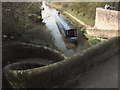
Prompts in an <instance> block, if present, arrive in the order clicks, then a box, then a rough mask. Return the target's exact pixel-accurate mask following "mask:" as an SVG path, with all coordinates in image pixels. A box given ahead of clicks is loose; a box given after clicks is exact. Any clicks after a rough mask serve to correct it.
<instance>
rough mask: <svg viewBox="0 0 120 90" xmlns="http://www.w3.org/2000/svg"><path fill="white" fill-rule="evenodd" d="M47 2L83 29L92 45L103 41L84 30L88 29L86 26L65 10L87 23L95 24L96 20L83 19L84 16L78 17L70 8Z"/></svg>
mask: <svg viewBox="0 0 120 90" xmlns="http://www.w3.org/2000/svg"><path fill="white" fill-rule="evenodd" d="M47 4H48V5H50V6H52V7H54V8H55V9H57V10H58V11H60V12H61V13H62V14H63V15H65V17H67V18H68V19H69V21H70V22H71V23H72V24H73V25H74V26H76V27H78V28H79V29H81V31H82V32H83V34H84V35H85V37H86V38H87V39H88V42H89V44H90V45H91V46H92V45H95V44H97V43H99V42H101V40H99V39H96V38H93V37H90V36H89V35H88V34H87V32H86V31H84V30H86V27H85V26H83V25H80V23H78V22H77V21H76V20H74V19H73V18H72V17H71V16H70V15H68V14H66V13H64V11H67V12H69V13H70V14H72V15H73V16H75V17H76V18H78V19H79V20H81V21H83V22H85V23H86V24H90V25H93V24H94V22H92V21H89V20H87V19H83V18H81V17H78V16H76V15H75V14H73V13H72V12H71V11H68V10H66V9H65V8H60V7H58V6H57V5H53V4H52V3H47Z"/></svg>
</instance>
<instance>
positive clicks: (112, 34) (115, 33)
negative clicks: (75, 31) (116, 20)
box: [86, 29, 120, 39]
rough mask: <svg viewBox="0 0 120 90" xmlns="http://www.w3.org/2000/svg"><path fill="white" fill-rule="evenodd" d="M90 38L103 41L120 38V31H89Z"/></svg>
mask: <svg viewBox="0 0 120 90" xmlns="http://www.w3.org/2000/svg"><path fill="white" fill-rule="evenodd" d="M86 32H87V34H88V35H89V36H92V37H95V38H101V39H109V38H111V37H115V36H119V33H120V30H119V31H118V30H98V29H87V30H86Z"/></svg>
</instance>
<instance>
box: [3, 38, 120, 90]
mask: <svg viewBox="0 0 120 90" xmlns="http://www.w3.org/2000/svg"><path fill="white" fill-rule="evenodd" d="M118 40H119V41H120V37H114V38H112V39H109V40H108V41H105V42H101V43H99V44H97V45H94V46H92V47H90V48H88V49H86V50H84V51H82V52H80V53H78V54H76V55H74V56H73V57H71V58H68V59H65V60H63V61H59V62H57V63H53V64H50V65H47V66H43V67H37V68H33V69H26V70H24V69H23V70H22V69H19V68H18V70H17V69H14V68H16V66H17V67H18V66H21V65H22V63H20V62H18V63H12V64H9V65H7V66H5V67H4V69H3V73H4V76H5V77H6V78H7V80H8V82H9V83H10V84H11V86H12V87H14V88H48V87H49V88H53V87H64V86H65V85H68V84H69V83H71V82H73V80H75V79H76V78H77V77H79V78H80V76H81V75H83V74H84V73H85V72H86V71H88V70H89V69H90V68H92V67H94V66H96V65H98V64H100V63H101V62H104V61H106V60H108V59H109V58H110V57H112V56H113V55H115V54H116V53H117V52H118V43H120V42H118ZM26 48H27V47H26ZM26 63H28V64H29V63H30V62H26ZM36 63H37V62H36ZM36 63H35V64H36ZM38 64H39V63H38Z"/></svg>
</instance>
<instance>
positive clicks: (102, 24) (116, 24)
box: [95, 8, 120, 30]
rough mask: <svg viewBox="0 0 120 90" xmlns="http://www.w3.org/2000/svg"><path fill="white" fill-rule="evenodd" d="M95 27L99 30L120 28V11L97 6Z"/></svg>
mask: <svg viewBox="0 0 120 90" xmlns="http://www.w3.org/2000/svg"><path fill="white" fill-rule="evenodd" d="M95 28H97V29H99V30H120V11H115V10H106V9H103V8H96V19H95Z"/></svg>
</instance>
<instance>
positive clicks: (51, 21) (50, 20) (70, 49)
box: [42, 3, 89, 57]
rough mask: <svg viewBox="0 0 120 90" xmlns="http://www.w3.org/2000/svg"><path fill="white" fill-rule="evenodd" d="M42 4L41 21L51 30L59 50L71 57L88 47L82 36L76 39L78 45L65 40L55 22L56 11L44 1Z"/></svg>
mask: <svg viewBox="0 0 120 90" xmlns="http://www.w3.org/2000/svg"><path fill="white" fill-rule="evenodd" d="M42 4H43V5H42V7H44V10H43V11H42V18H43V22H45V24H46V27H47V28H48V29H49V30H50V31H51V34H52V35H53V37H54V43H55V45H56V46H57V47H58V49H59V50H61V51H62V52H63V53H64V54H65V55H66V56H69V57H71V56H73V55H74V54H75V53H78V52H80V51H82V50H84V49H86V48H88V47H89V45H88V42H87V41H86V40H85V39H84V37H82V36H79V38H80V39H78V45H74V44H73V43H72V42H69V41H67V40H66V39H65V38H64V36H63V34H62V33H61V32H60V31H61V30H59V28H58V26H57V24H56V18H59V16H58V11H56V10H55V9H53V8H49V7H48V6H46V5H45V3H42ZM61 17H62V16H61ZM59 19H60V18H59Z"/></svg>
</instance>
